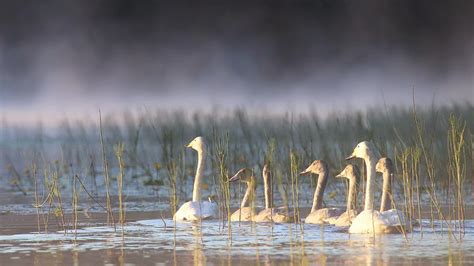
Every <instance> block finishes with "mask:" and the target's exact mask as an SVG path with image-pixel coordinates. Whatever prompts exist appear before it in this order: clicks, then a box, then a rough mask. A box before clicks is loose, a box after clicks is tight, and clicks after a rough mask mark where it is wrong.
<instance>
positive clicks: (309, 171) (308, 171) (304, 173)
mask: <svg viewBox="0 0 474 266" xmlns="http://www.w3.org/2000/svg"><path fill="white" fill-rule="evenodd" d="M309 173H311V170H309V167H308V168H306V170H304V171H303V172H301V173H299V175H306V174H309Z"/></svg>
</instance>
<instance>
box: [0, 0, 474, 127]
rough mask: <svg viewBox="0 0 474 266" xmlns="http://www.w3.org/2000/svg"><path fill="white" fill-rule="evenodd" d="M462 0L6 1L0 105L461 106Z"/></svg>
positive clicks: (0, 108) (468, 18)
mask: <svg viewBox="0 0 474 266" xmlns="http://www.w3.org/2000/svg"><path fill="white" fill-rule="evenodd" d="M473 18H474V2H472V1H408V0H404V1H401V0H384V1H380V0H379V1H375V0H374V1H342V0H336V1H248V2H246V1H234V2H227V3H224V2H222V1H178V2H173V3H171V2H165V1H112V0H98V1H9V2H2V3H1V4H0V115H1V116H2V118H3V119H6V120H8V121H9V122H17V123H33V122H35V121H37V120H38V119H41V120H43V121H45V122H49V123H54V121H57V120H59V119H62V118H65V117H68V118H77V117H82V116H87V115H92V116H95V117H96V116H97V112H98V109H99V108H100V109H101V110H102V111H103V112H106V113H113V112H117V111H123V110H125V109H132V110H133V109H136V108H144V107H145V108H150V109H186V110H211V109H212V108H215V107H216V106H217V107H218V108H222V109H227V110H231V109H233V108H236V107H245V108H247V110H250V111H257V112H258V111H261V110H266V111H268V112H284V111H286V110H296V111H305V110H308V108H312V109H316V110H317V111H318V112H319V113H322V114H324V113H327V112H331V111H334V110H349V109H359V110H360V109H364V108H366V107H367V106H378V105H380V106H381V105H384V104H387V105H396V106H400V105H402V106H409V105H411V104H412V97H413V94H412V92H413V90H414V91H415V99H416V101H417V103H418V104H421V105H429V104H432V103H435V104H440V105H445V104H451V103H454V102H456V103H470V104H472V103H474V92H473V91H474V88H473V86H474V85H473V84H474V79H473V74H474V53H473V52H474V32H473V30H472V26H473V25H474V23H473V22H474V21H473V20H474V19H473Z"/></svg>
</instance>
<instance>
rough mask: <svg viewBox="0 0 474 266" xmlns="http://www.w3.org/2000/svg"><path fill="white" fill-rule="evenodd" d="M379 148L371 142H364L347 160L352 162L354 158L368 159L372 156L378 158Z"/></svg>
mask: <svg viewBox="0 0 474 266" xmlns="http://www.w3.org/2000/svg"><path fill="white" fill-rule="evenodd" d="M377 154H378V152H377V148H375V145H374V144H373V143H372V142H370V141H362V142H360V143H359V144H357V146H356V147H355V148H354V151H353V152H352V154H351V155H350V156H349V157H347V158H346V160H350V159H353V158H361V159H366V158H368V157H370V156H377Z"/></svg>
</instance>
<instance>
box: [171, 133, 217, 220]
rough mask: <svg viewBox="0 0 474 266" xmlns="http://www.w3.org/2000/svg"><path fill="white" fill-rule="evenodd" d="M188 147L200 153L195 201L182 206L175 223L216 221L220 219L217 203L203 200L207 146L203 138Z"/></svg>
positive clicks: (175, 217)
mask: <svg viewBox="0 0 474 266" xmlns="http://www.w3.org/2000/svg"><path fill="white" fill-rule="evenodd" d="M187 147H189V148H192V149H194V150H196V151H197V153H198V165H197V170H196V177H195V178H194V189H193V200H192V201H188V202H186V203H184V204H183V205H181V207H180V208H179V210H178V211H177V212H176V213H175V214H174V217H173V219H174V220H175V221H199V220H204V219H214V218H217V217H218V207H217V203H215V202H212V201H202V200H201V179H202V176H203V172H204V165H205V159H206V157H205V156H206V144H205V143H204V140H203V138H202V137H196V138H195V139H194V140H193V141H191V142H190V143H189V144H188V145H187Z"/></svg>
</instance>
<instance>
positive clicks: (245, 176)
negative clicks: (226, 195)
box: [227, 168, 253, 182]
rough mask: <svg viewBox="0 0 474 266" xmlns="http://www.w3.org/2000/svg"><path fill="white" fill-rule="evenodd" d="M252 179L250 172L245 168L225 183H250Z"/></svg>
mask: <svg viewBox="0 0 474 266" xmlns="http://www.w3.org/2000/svg"><path fill="white" fill-rule="evenodd" d="M252 178H253V175H252V171H251V170H250V169H247V168H242V169H240V170H239V171H237V173H236V174H235V175H234V176H232V177H231V178H229V180H227V182H235V181H238V180H240V181H242V182H250V181H251V180H252Z"/></svg>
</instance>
